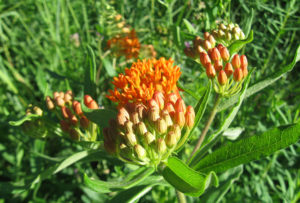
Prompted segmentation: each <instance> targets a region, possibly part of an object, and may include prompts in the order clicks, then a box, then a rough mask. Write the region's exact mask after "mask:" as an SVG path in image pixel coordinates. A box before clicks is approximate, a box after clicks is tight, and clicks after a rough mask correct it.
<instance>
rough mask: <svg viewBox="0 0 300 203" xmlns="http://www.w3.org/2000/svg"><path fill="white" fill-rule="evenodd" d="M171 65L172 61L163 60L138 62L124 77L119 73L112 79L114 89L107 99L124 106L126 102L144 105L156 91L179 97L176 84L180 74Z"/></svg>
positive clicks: (110, 91)
mask: <svg viewBox="0 0 300 203" xmlns="http://www.w3.org/2000/svg"><path fill="white" fill-rule="evenodd" d="M173 63H174V61H173V60H172V59H169V60H166V59H165V58H160V59H159V60H156V59H148V60H142V61H141V60H138V61H137V62H135V63H133V64H132V66H131V68H130V69H128V68H126V69H125V75H124V74H122V73H121V74H119V77H114V81H113V82H112V84H113V85H114V86H115V88H114V90H109V93H110V95H107V98H109V99H110V100H112V101H114V102H118V103H119V105H125V104H127V103H128V102H142V103H144V104H146V103H147V101H148V100H150V99H151V98H152V96H153V94H154V93H155V92H156V91H161V92H163V94H164V95H166V94H169V93H171V92H174V93H176V94H177V95H178V96H179V93H178V89H177V86H176V82H177V81H178V79H179V77H180V75H181V72H180V68H179V67H178V66H176V65H175V66H173Z"/></svg>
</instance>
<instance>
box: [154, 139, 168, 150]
mask: <svg viewBox="0 0 300 203" xmlns="http://www.w3.org/2000/svg"><path fill="white" fill-rule="evenodd" d="M156 147H157V152H158V153H159V154H163V153H165V151H166V150H167V146H166V142H165V140H164V139H162V138H159V139H158V140H157V143H156Z"/></svg>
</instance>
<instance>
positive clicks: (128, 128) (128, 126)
mask: <svg viewBox="0 0 300 203" xmlns="http://www.w3.org/2000/svg"><path fill="white" fill-rule="evenodd" d="M132 127H133V123H132V122H131V121H126V123H125V130H126V132H127V133H133V128H132Z"/></svg>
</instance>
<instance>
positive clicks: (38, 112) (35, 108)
mask: <svg viewBox="0 0 300 203" xmlns="http://www.w3.org/2000/svg"><path fill="white" fill-rule="evenodd" d="M33 111H34V114H36V115H38V116H42V115H43V110H42V109H41V108H40V107H37V106H35V107H33Z"/></svg>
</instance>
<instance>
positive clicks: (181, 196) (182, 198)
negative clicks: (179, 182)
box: [176, 190, 186, 203]
mask: <svg viewBox="0 0 300 203" xmlns="http://www.w3.org/2000/svg"><path fill="white" fill-rule="evenodd" d="M176 195H177V199H178V202H179V203H186V199H185V196H184V194H183V193H182V192H179V191H178V190H176Z"/></svg>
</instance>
